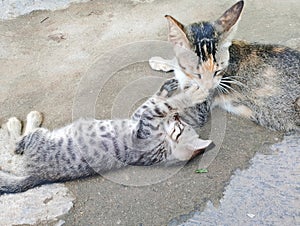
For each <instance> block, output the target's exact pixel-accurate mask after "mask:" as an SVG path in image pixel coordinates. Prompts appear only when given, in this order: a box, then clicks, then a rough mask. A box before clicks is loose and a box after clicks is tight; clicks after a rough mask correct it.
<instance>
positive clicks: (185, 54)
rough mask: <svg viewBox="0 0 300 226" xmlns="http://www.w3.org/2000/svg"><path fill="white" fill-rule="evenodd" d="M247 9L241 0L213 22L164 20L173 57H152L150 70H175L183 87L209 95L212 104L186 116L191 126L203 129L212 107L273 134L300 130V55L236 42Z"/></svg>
mask: <svg viewBox="0 0 300 226" xmlns="http://www.w3.org/2000/svg"><path fill="white" fill-rule="evenodd" d="M243 7H244V2H243V1H239V2H237V3H236V4H234V5H233V6H232V7H231V8H229V9H228V10H227V11H226V12H225V13H224V14H223V15H222V16H221V17H220V18H219V19H217V20H216V21H214V22H198V23H192V24H190V25H187V26H184V25H182V24H181V23H180V22H178V21H177V20H176V19H174V18H173V17H171V16H166V18H167V19H168V24H169V41H170V42H171V43H172V44H173V45H174V52H175V58H174V59H173V60H164V59H162V58H160V57H153V58H151V59H150V61H149V63H150V66H151V67H152V68H153V69H155V70H164V71H170V70H173V69H174V72H175V77H176V78H177V79H178V80H179V83H180V86H181V88H184V87H186V86H190V85H191V84H193V83H196V84H198V85H199V86H200V88H202V89H204V90H209V91H210V93H211V95H210V98H208V100H209V101H206V102H204V104H198V105H197V106H195V107H194V108H189V109H188V110H187V114H183V115H182V117H183V120H185V121H186V122H188V123H189V124H191V125H193V126H196V125H198V126H201V125H203V123H205V121H206V120H207V117H204V115H208V113H209V108H213V107H215V106H219V107H221V108H223V109H225V110H227V111H228V112H231V113H234V114H237V115H240V116H243V117H246V118H248V119H250V120H252V121H254V122H256V123H258V124H260V125H262V126H265V127H267V128H269V129H272V130H281V131H285V132H292V131H295V130H299V126H300V52H299V51H297V50H293V49H290V48H288V47H284V46H280V45H263V44H257V43H247V42H245V41H236V40H232V36H233V35H234V32H235V30H236V29H237V24H238V21H239V19H240V15H241V12H242V9H243ZM186 115H187V116H188V117H186ZM190 115H194V116H192V117H191V116H190ZM199 115H200V116H201V117H199ZM187 118H188V119H189V120H188V119H187ZM192 118H193V119H194V120H192Z"/></svg>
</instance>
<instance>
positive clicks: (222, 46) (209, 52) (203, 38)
mask: <svg viewBox="0 0 300 226" xmlns="http://www.w3.org/2000/svg"><path fill="white" fill-rule="evenodd" d="M243 6H244V2H243V1H239V2H237V3H236V4H235V5H233V6H232V7H231V8H229V9H228V10H227V11H226V12H225V13H224V14H223V15H222V16H221V17H220V18H219V19H217V20H216V21H214V22H198V23H192V24H190V25H187V26H184V25H183V24H181V23H180V22H178V21H177V20H176V19H174V18H173V17H171V16H168V15H167V16H166V18H167V19H168V23H169V41H170V42H171V43H172V44H173V45H174V51H175V55H176V59H177V62H178V67H177V68H175V75H176V77H177V79H178V80H179V83H180V86H181V88H184V87H186V86H189V85H190V84H192V83H194V82H196V83H197V84H198V85H199V86H200V87H202V88H206V89H208V90H209V89H214V88H216V87H217V86H218V84H219V82H220V79H221V74H222V73H221V72H222V70H223V69H225V68H226V67H227V65H228V61H229V51H228V48H229V46H230V45H231V41H232V36H233V34H234V32H235V30H236V28H237V24H238V21H239V18H240V15H241V12H242V9H243Z"/></svg>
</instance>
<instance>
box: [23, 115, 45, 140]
mask: <svg viewBox="0 0 300 226" xmlns="http://www.w3.org/2000/svg"><path fill="white" fill-rule="evenodd" d="M42 121H43V116H42V114H41V113H40V112H38V111H31V112H29V114H28V115H27V123H26V127H25V132H24V135H26V134H28V133H30V132H31V131H32V130H34V129H36V128H38V127H40V125H41V124H42Z"/></svg>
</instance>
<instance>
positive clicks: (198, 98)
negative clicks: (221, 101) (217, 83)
mask: <svg viewBox="0 0 300 226" xmlns="http://www.w3.org/2000/svg"><path fill="white" fill-rule="evenodd" d="M184 93H185V95H187V96H188V97H189V98H190V99H191V100H192V103H193V104H200V103H203V102H204V101H205V100H206V99H207V97H208V95H209V92H208V90H204V89H201V88H200V87H199V86H198V85H196V84H193V85H192V86H190V87H189V88H187V89H185V90H184Z"/></svg>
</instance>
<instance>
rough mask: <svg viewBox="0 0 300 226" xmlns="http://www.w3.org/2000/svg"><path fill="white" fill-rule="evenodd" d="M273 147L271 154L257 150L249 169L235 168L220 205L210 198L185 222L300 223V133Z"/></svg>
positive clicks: (198, 223)
mask: <svg viewBox="0 0 300 226" xmlns="http://www.w3.org/2000/svg"><path fill="white" fill-rule="evenodd" d="M271 149H272V154H270V155H263V154H256V155H255V157H254V158H253V159H252V161H251V162H252V164H251V166H250V167H249V168H248V169H247V170H244V171H236V172H235V175H234V176H233V177H232V179H231V181H230V184H229V185H228V186H227V188H226V191H225V192H224V197H223V198H222V199H221V201H220V206H219V207H214V206H213V205H212V203H211V202H208V204H207V207H206V209H205V210H204V211H203V212H196V213H195V214H194V216H193V217H192V218H191V219H189V220H188V221H186V223H184V224H182V226H192V225H299V224H300V208H299V207H300V205H299V203H300V155H299V151H300V134H298V135H293V136H286V137H285V138H284V140H283V141H282V142H280V143H277V144H274V145H272V146H271Z"/></svg>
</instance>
